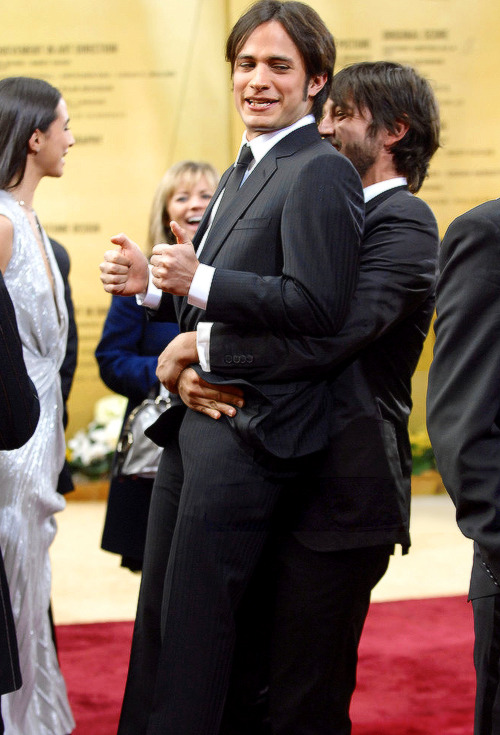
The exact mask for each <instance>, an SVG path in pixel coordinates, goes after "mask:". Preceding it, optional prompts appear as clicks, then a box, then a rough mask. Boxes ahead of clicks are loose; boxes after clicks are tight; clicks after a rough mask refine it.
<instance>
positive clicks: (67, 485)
mask: <svg viewBox="0 0 500 735" xmlns="http://www.w3.org/2000/svg"><path fill="white" fill-rule="evenodd" d="M49 240H50V244H51V246H52V250H53V251H54V255H55V258H56V261H57V265H58V267H59V270H60V271H61V275H62V278H63V282H64V300H65V301H66V308H67V309H68V340H67V343H66V355H65V356H64V360H63V363H62V365H61V369H60V370H59V375H60V376H61V391H62V397H63V403H64V415H63V426H64V428H66V427H67V425H68V409H67V403H68V399H69V394H70V391H71V386H72V385H73V378H74V377H75V370H76V363H77V355H78V330H77V326H76V320H75V307H74V304H73V298H72V295H71V285H70V282H69V271H70V267H71V262H70V259H69V255H68V251H67V250H66V248H65V247H64V245H61V243H60V242H58V241H57V240H54V239H53V238H52V237H50V238H49ZM74 489H75V485H74V483H73V478H72V476H71V469H70V467H69V464H68V461H67V460H64V465H63V468H62V470H61V473H60V475H59V482H58V484H57V492H59V493H61V494H62V495H66V493H69V492H71V491H72V490H74Z"/></svg>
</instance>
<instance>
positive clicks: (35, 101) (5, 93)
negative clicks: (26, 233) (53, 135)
mask: <svg viewBox="0 0 500 735" xmlns="http://www.w3.org/2000/svg"><path fill="white" fill-rule="evenodd" d="M60 99H61V93H60V92H59V90H57V89H56V88H55V87H53V86H52V85H51V84H49V83H48V82H45V81H43V80H42V79H32V78H31V77H7V78H6V79H2V81H0V189H6V188H7V186H9V184H10V182H13V183H12V184H11V186H12V187H13V186H17V184H19V183H20V182H21V181H22V179H23V176H24V172H25V170H26V159H27V156H28V143H29V139H30V138H31V136H32V134H33V133H34V132H35V130H40V132H42V133H45V132H46V131H47V129H48V127H49V126H50V124H51V123H53V122H54V120H55V119H56V117H57V113H56V107H57V105H58V104H59V101H60Z"/></svg>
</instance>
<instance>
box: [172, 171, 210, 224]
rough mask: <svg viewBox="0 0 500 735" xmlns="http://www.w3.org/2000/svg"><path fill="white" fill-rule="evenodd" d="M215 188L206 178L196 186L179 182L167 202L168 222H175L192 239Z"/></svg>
mask: <svg viewBox="0 0 500 735" xmlns="http://www.w3.org/2000/svg"><path fill="white" fill-rule="evenodd" d="M213 193H214V188H213V186H211V185H210V184H209V182H208V181H207V179H206V177H205V176H200V178H199V179H197V180H196V181H195V182H194V184H191V182H190V183H189V185H188V182H187V181H186V180H182V179H181V181H180V182H179V185H178V186H177V188H176V189H175V191H174V193H173V194H172V195H171V197H170V198H169V200H168V201H167V214H168V222H167V223H165V224H166V226H167V227H168V226H169V222H170V221H171V220H175V221H176V222H177V223H178V224H179V225H180V226H181V227H182V228H183V229H184V230H186V232H188V233H189V235H190V237H193V236H194V234H195V233H196V230H197V229H198V226H199V224H200V220H201V218H202V216H203V213H204V212H205V209H206V208H207V207H208V203H209V201H210V199H211V198H212V195H213Z"/></svg>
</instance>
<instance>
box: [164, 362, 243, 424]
mask: <svg viewBox="0 0 500 735" xmlns="http://www.w3.org/2000/svg"><path fill="white" fill-rule="evenodd" d="M177 391H178V393H179V395H180V397H181V398H182V400H183V402H184V403H185V404H186V406H187V407H188V408H190V409H192V410H193V411H198V412H199V413H204V414H206V415H207V416H210V417H211V418H213V419H220V417H221V416H222V414H225V415H226V416H234V415H235V414H236V408H242V407H243V406H244V404H245V401H244V399H243V391H242V390H241V389H240V388H237V387H236V386H234V385H227V386H220V385H212V384H211V383H207V382H206V381H205V380H203V378H200V376H199V375H198V373H197V372H196V371H195V370H193V368H189V367H188V368H185V369H184V370H183V371H182V372H181V374H180V376H179V378H178V380H177Z"/></svg>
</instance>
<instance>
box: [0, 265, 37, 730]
mask: <svg viewBox="0 0 500 735" xmlns="http://www.w3.org/2000/svg"><path fill="white" fill-rule="evenodd" d="M39 415H40V404H39V402H38V396H37V393H36V388H35V386H34V385H33V383H32V381H31V380H30V378H29V377H28V373H27V371H26V366H25V364H24V358H23V348H22V345H21V340H20V338H19V332H18V331H17V323H16V315H15V312H14V306H13V304H12V301H11V299H10V296H9V293H8V291H7V288H6V286H5V283H4V280H3V276H2V274H1V273H0V450H10V449H18V448H19V447H22V446H23V444H26V442H27V441H28V439H30V437H31V436H33V432H34V431H35V429H36V425H37V423H38V417H39ZM21 683H22V681H21V672H20V669H19V657H18V653H17V638H16V629H15V625H14V618H13V616H12V608H11V604H10V595H9V587H8V584H7V578H6V576H5V569H4V565H3V559H2V555H1V550H0V695H2V694H6V693H7V692H13V691H15V690H16V689H19V687H20V686H21ZM3 732H4V726H3V720H2V714H1V710H0V733H3Z"/></svg>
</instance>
